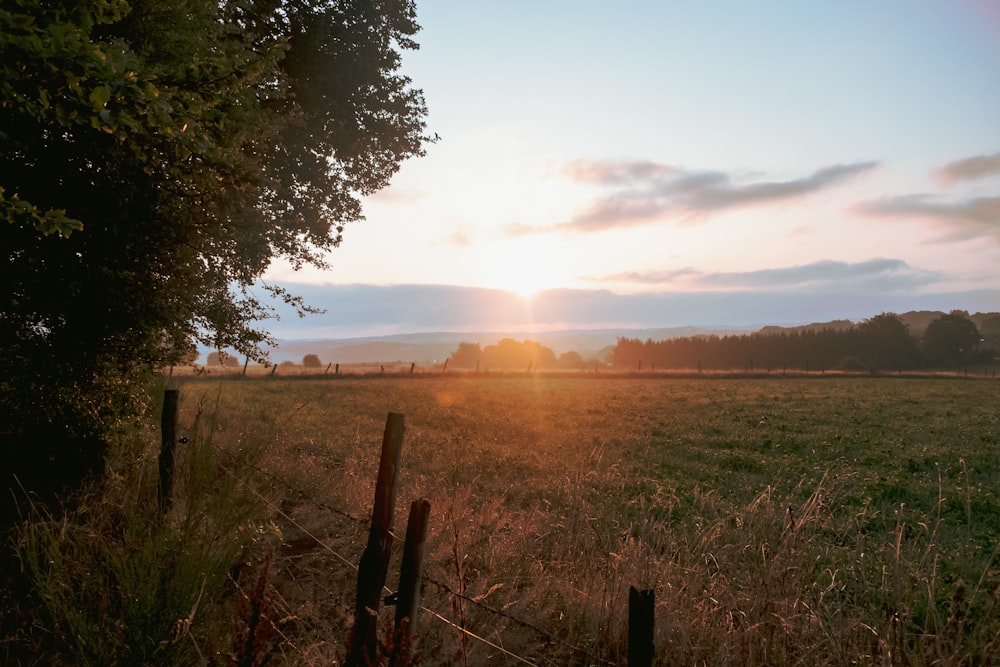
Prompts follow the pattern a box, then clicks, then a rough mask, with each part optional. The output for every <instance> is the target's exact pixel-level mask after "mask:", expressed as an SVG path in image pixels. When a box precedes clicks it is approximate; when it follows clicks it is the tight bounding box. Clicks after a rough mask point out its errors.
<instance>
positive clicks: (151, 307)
mask: <svg viewBox="0 0 1000 667" xmlns="http://www.w3.org/2000/svg"><path fill="white" fill-rule="evenodd" d="M417 30H418V26H417V24H416V22H415V9H414V4H413V2H412V1H408V0H376V1H374V2H372V1H371V0H344V1H343V2H335V3H331V2H326V1H325V0H284V1H282V0H232V1H229V0H222V1H219V0H183V1H181V2H176V1H174V0H135V1H134V2H132V3H126V2H125V1H124V0H55V1H53V2H37V1H32V0H16V1H14V2H5V3H4V4H3V6H2V8H0V219H2V220H3V222H0V255H2V257H3V262H0V350H2V352H3V355H4V359H5V363H7V365H8V366H7V369H6V372H5V378H4V379H3V380H0V406H2V408H0V413H2V414H0V421H2V422H3V423H6V424H13V425H15V428H14V429H13V430H19V431H23V430H24V429H25V428H27V427H28V425H31V424H50V425H53V426H57V427H59V428H62V425H67V426H68V428H69V430H70V431H72V432H73V433H75V434H76V435H83V436H92V435H100V433H102V432H103V431H105V430H106V429H107V428H108V426H109V424H112V423H113V422H114V421H115V419H116V418H118V417H121V416H123V415H125V416H127V415H131V414H134V412H135V408H136V406H135V405H134V404H132V399H133V398H134V397H135V396H136V395H137V392H136V391H135V384H136V382H137V380H138V379H140V378H142V377H143V373H142V372H141V371H142V370H143V369H148V368H150V367H152V366H155V365H159V364H165V363H170V362H173V361H176V360H178V359H179V358H180V357H182V356H183V355H184V354H187V353H189V352H190V349H191V347H192V344H193V343H194V342H195V341H200V342H202V343H205V344H208V345H210V346H211V347H213V348H216V349H220V348H225V347H229V348H233V349H235V350H237V352H239V353H241V354H246V355H250V356H251V357H254V358H258V359H260V358H261V357H262V354H261V352H260V351H259V349H258V345H259V344H261V343H263V342H268V341H269V337H268V335H267V334H266V332H265V331H263V330H262V329H261V328H260V326H259V324H258V322H259V321H260V320H261V319H262V318H266V317H267V316H268V315H269V314H270V313H271V309H270V307H269V306H268V298H269V296H268V295H270V297H277V298H280V299H284V300H286V301H288V302H290V303H292V304H294V305H296V306H298V307H299V308H300V311H301V310H303V309H306V306H305V305H304V304H302V303H301V302H300V301H299V300H298V299H297V298H296V297H294V296H293V295H291V294H288V293H286V292H284V291H283V290H281V289H280V288H278V287H277V286H273V285H261V283H260V282H259V278H260V277H261V275H262V274H263V273H264V271H265V270H266V269H267V268H268V267H269V266H270V264H271V263H272V262H273V261H274V260H275V259H279V258H280V259H283V260H286V261H288V262H290V263H291V264H292V265H293V266H295V267H300V266H303V265H305V264H311V265H315V266H319V267H323V266H325V254H326V253H327V251H329V250H331V249H333V248H335V247H337V246H338V245H339V244H340V242H341V233H342V231H343V228H344V225H345V224H347V223H349V222H351V221H354V220H358V219H360V218H361V206H360V198H361V197H362V196H364V195H367V194H370V193H372V192H374V191H376V190H378V189H379V188H381V187H383V186H385V185H386V184H387V182H388V180H389V178H390V177H391V176H392V175H393V174H394V173H395V171H396V170H397V169H398V167H399V164H400V163H401V161H403V160H404V159H406V158H409V157H412V156H417V155H420V154H422V151H423V145H424V143H425V141H426V140H427V138H426V136H425V134H424V117H425V115H426V109H425V105H424V101H423V96H422V93H421V91H420V90H418V89H415V88H413V87H412V85H411V82H410V80H409V79H408V78H406V77H405V76H402V75H401V74H400V73H399V71H398V70H399V66H400V62H401V61H400V58H401V51H403V50H405V49H412V48H416V44H415V43H414V42H413V35H414V34H415V33H416V32H417Z"/></svg>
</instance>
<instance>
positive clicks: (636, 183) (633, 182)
mask: <svg viewBox="0 0 1000 667" xmlns="http://www.w3.org/2000/svg"><path fill="white" fill-rule="evenodd" d="M877 164H878V163H876V162H859V163H854V164H846V165H834V166H831V167H826V168H824V169H820V170H819V171H816V172H814V173H812V174H810V175H808V176H804V177H802V178H798V179H793V180H789V181H760V182H753V183H739V182H736V181H735V180H734V178H733V177H732V176H731V175H729V174H727V173H725V172H721V171H690V170H685V169H681V168H679V167H672V166H668V165H659V164H656V163H652V162H644V161H635V162H575V163H572V164H571V165H569V166H568V167H567V169H566V173H567V174H568V175H569V176H570V177H571V178H573V179H574V180H577V181H579V182H585V183H596V184H598V185H603V186H606V187H608V188H612V189H613V191H612V192H611V193H610V194H609V195H607V196H605V197H603V198H601V199H599V200H597V201H595V202H594V203H593V204H592V205H591V206H590V207H589V208H587V209H585V210H583V211H581V212H580V213H578V214H577V215H576V216H574V217H573V218H572V219H570V220H569V221H568V222H566V223H563V224H560V225H556V226H555V229H560V230H563V231H576V232H595V231H603V230H608V229H615V228H620V227H633V226H637V225H644V224H649V223H651V222H654V221H657V220H661V219H663V218H673V219H679V220H683V221H692V220H697V219H699V218H703V217H705V216H707V215H709V214H711V213H714V212H717V211H721V210H725V209H732V208H738V207H744V206H757V205H761V204H767V203H771V202H776V201H782V200H787V199H793V198H796V197H802V196H805V195H808V194H811V193H814V192H817V191H819V190H822V189H825V188H828V187H831V186H833V185H836V184H839V183H841V182H843V181H845V180H847V179H849V178H852V177H854V176H857V175H859V174H862V173H864V172H866V171H869V170H871V169H873V168H875V167H876V166H877ZM551 229H553V228H546V231H549V230H551ZM510 231H511V232H512V233H517V232H520V233H524V232H525V231H526V230H524V229H515V228H512V229H511V230H510ZM535 231H538V229H537V228H536V229H535Z"/></svg>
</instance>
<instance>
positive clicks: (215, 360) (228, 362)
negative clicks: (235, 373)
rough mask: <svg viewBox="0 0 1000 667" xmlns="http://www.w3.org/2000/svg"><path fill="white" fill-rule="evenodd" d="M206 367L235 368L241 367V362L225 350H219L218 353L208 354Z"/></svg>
mask: <svg viewBox="0 0 1000 667" xmlns="http://www.w3.org/2000/svg"><path fill="white" fill-rule="evenodd" d="M205 365H206V366H209V367H212V366H227V367H229V368H233V367H235V366H239V365H240V360H239V359H237V358H236V357H235V356H234V355H232V354H229V353H228V352H226V351H225V350H219V351H218V352H209V353H208V357H206V358H205Z"/></svg>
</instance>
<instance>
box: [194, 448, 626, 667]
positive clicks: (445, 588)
mask: <svg viewBox="0 0 1000 667" xmlns="http://www.w3.org/2000/svg"><path fill="white" fill-rule="evenodd" d="M213 446H214V447H215V448H216V449H217V450H218V451H220V452H222V453H225V450H223V449H222V448H221V447H219V446H218V445H214V443H213ZM219 467H221V468H222V470H223V471H225V472H226V474H228V475H230V476H231V477H233V479H235V480H236V481H237V482H238V483H239V484H241V485H242V486H244V487H245V488H246V489H247V490H249V491H250V492H251V493H252V494H253V495H255V496H256V497H257V498H258V499H259V500H260V501H261V502H263V503H264V504H265V505H267V507H268V508H270V509H271V510H272V511H273V512H275V513H276V514H277V515H279V516H281V517H282V518H283V519H285V520H286V521H288V522H289V524H291V525H292V526H294V527H295V528H297V529H298V530H300V531H301V532H302V534H303V535H305V536H306V537H308V538H309V539H311V540H312V541H313V542H315V543H316V544H317V545H318V546H319V547H321V548H322V549H323V550H324V551H326V552H327V553H329V554H330V555H332V556H333V557H334V558H336V559H337V560H338V561H340V562H341V563H343V564H344V565H347V566H348V567H350V568H351V569H353V570H355V571H357V569H358V565H357V564H355V563H354V562H353V561H351V560H350V559H348V558H347V557H345V556H343V555H341V554H340V553H338V552H337V551H336V550H335V549H334V548H333V547H331V546H330V545H328V544H327V543H325V542H324V541H323V540H321V539H320V538H319V537H317V536H316V535H314V534H313V533H312V532H310V531H309V530H308V529H306V528H305V527H304V526H302V525H301V524H300V523H299V522H297V521H296V520H295V519H293V518H292V517H291V516H289V514H288V513H287V512H285V511H284V510H282V509H281V508H280V507H279V506H278V505H276V504H275V503H274V502H272V501H271V500H270V499H268V498H267V497H266V496H264V494H262V493H261V492H260V491H258V490H257V489H256V488H255V487H254V486H253V485H251V484H250V483H248V482H247V481H246V480H245V479H243V478H242V477H239V476H238V475H237V474H236V473H235V472H234V471H233V470H232V469H231V468H229V467H228V466H226V465H224V464H222V463H220V464H219ZM251 468H252V469H253V470H254V471H255V472H257V473H260V474H262V475H264V476H266V477H268V478H270V479H272V480H274V481H275V482H277V483H279V484H280V485H282V486H283V487H285V488H286V489H287V490H288V491H290V492H292V493H295V494H297V495H298V496H299V497H302V498H307V499H309V501H310V502H312V503H314V504H315V506H316V507H318V508H320V509H324V510H328V511H331V512H335V513H336V514H339V515H340V516H343V517H344V518H346V519H349V520H351V521H354V522H356V523H358V524H367V523H369V521H370V519H365V518H361V517H356V516H354V515H352V514H350V513H349V512H346V511H344V510H341V509H339V508H336V507H333V506H332V505H330V504H328V503H325V502H322V501H319V500H317V499H315V498H314V497H313V496H312V495H311V494H308V493H306V492H304V491H302V490H301V489H299V488H296V487H295V486H293V485H292V484H290V483H288V481H287V480H284V479H282V478H280V477H278V476H277V475H274V474H272V473H270V472H267V471H265V470H262V469H260V468H258V467H257V466H253V465H251ZM390 534H392V536H393V539H395V540H397V541H398V540H399V539H400V538H399V536H397V535H395V534H393V533H391V532H390ZM421 581H422V582H424V583H427V584H430V585H432V586H434V587H435V588H437V589H438V590H439V591H441V592H443V593H444V594H446V595H448V596H450V597H452V598H456V599H460V600H463V601H465V602H468V603H470V604H472V605H474V606H476V607H478V608H480V609H482V610H483V611H484V612H486V613H489V614H492V615H495V616H500V617H502V618H506V619H508V620H510V621H512V622H514V623H516V624H517V625H519V626H521V627H523V628H526V629H528V630H531V631H532V632H534V633H535V634H536V635H537V636H538V637H540V638H542V639H544V640H545V641H546V642H548V643H550V644H556V645H559V646H561V647H563V648H565V649H568V650H570V651H572V652H574V653H576V654H577V655H580V656H584V657H586V658H588V659H590V660H592V661H594V662H596V663H600V664H604V665H614V664H615V663H614V662H611V661H609V660H606V659H604V658H600V657H598V656H596V655H594V654H593V653H591V652H590V651H587V650H586V649H582V648H580V647H578V646H574V645H573V644H570V643H569V642H566V641H564V640H562V639H560V638H558V637H556V636H555V635H553V634H551V633H550V632H547V631H546V630H544V629H542V628H540V627H539V626H537V625H536V624H534V623H531V622H530V621H525V620H523V619H520V618H518V617H516V616H514V615H513V614H511V613H509V612H507V611H504V610H502V609H496V608H495V607H492V606H491V605H488V604H486V603H484V602H483V601H482V600H477V599H475V598H472V597H469V596H468V595H465V594H463V593H459V592H457V591H455V590H454V589H453V588H452V587H451V586H449V585H448V584H447V583H444V582H441V581H437V580H436V579H433V578H431V577H428V576H426V575H421ZM383 590H384V591H385V592H386V593H388V594H392V593H393V591H392V590H390V589H389V588H388V587H386V586H383ZM420 610H421V611H422V612H425V613H427V614H429V615H430V616H431V617H432V618H435V619H437V620H439V621H441V622H443V623H445V624H446V625H448V626H450V627H451V628H452V629H454V630H456V631H458V632H460V633H462V634H464V635H465V636H467V637H469V638H470V639H473V640H475V641H478V642H480V643H482V644H484V645H486V646H489V647H490V648H492V649H495V650H497V651H500V652H501V653H503V654H504V655H506V656H508V657H510V658H513V659H514V660H516V661H517V662H519V663H522V664H526V665H537V664H538V663H536V662H532V661H531V660H529V659H527V658H525V657H523V656H520V655H518V654H516V653H513V652H511V651H510V650H508V649H506V648H504V647H502V646H500V645H498V644H496V643H494V642H491V641H490V640H488V639H486V638H485V637H481V636H480V635H477V634H476V633H474V632H472V631H471V630H469V629H467V628H463V627H461V626H460V625H458V624H456V623H455V622H454V621H452V620H450V619H448V618H446V617H445V616H443V615H441V614H439V613H438V612H436V611H434V610H433V609H429V608H427V607H424V606H423V605H421V606H420ZM289 643H290V644H291V642H289ZM291 646H292V647H293V648H295V646H294V644H291Z"/></svg>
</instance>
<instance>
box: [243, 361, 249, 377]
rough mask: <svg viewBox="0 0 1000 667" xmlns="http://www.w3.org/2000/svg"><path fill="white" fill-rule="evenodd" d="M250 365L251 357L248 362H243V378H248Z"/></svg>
mask: <svg viewBox="0 0 1000 667" xmlns="http://www.w3.org/2000/svg"><path fill="white" fill-rule="evenodd" d="M249 365H250V357H247V359H246V361H244V362H243V377H246V376H247V366H249Z"/></svg>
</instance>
